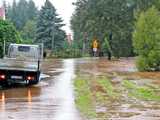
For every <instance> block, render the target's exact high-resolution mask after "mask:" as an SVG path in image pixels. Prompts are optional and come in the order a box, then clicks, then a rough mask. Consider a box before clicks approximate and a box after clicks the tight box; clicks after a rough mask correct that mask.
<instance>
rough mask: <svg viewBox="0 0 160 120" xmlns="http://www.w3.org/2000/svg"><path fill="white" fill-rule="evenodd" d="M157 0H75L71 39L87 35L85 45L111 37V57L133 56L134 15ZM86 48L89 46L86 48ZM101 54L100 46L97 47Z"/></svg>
mask: <svg viewBox="0 0 160 120" xmlns="http://www.w3.org/2000/svg"><path fill="white" fill-rule="evenodd" d="M155 1H157V0H77V2H75V3H74V5H75V6H76V10H75V12H74V14H73V16H72V20H71V24H72V29H73V31H74V39H75V40H76V41H80V40H83V39H84V35H85V34H87V41H86V42H87V44H88V45H90V43H91V42H92V40H93V38H94V37H97V38H98V39H99V42H100V44H101V45H102V44H103V43H104V42H105V38H106V39H109V36H110V35H112V40H111V41H109V42H110V47H111V48H112V53H113V55H114V56H117V57H120V56H133V55H135V53H134V50H133V44H132V32H133V31H134V22H135V19H136V14H137V13H138V12H140V11H143V10H146V9H148V8H149V7H151V6H152V5H153V4H155ZM88 47H90V46H88ZM101 49H102V51H103V49H105V48H103V45H102V46H101Z"/></svg>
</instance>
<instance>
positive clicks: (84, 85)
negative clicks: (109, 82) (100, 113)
mask: <svg viewBox="0 0 160 120" xmlns="http://www.w3.org/2000/svg"><path fill="white" fill-rule="evenodd" d="M74 86H75V92H76V105H77V107H78V109H79V110H80V111H81V112H82V113H83V114H84V115H85V116H88V117H89V118H95V117H96V111H95V105H94V103H93V101H94V100H93V97H92V93H91V90H90V88H89V83H88V81H87V80H86V79H83V78H81V77H77V78H76V79H75V81H74Z"/></svg>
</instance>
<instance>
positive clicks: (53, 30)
mask: <svg viewBox="0 0 160 120" xmlns="http://www.w3.org/2000/svg"><path fill="white" fill-rule="evenodd" d="M51 35H52V41H51V49H52V52H54V49H55V25H54V27H53V29H52V33H51Z"/></svg>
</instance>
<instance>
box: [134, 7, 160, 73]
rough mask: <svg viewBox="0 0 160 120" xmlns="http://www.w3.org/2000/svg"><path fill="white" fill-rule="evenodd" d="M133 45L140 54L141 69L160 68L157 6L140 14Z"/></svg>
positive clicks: (153, 69)
mask: <svg viewBox="0 0 160 120" xmlns="http://www.w3.org/2000/svg"><path fill="white" fill-rule="evenodd" d="M133 46H134V48H135V52H136V53H137V54H138V55H139V57H138V59H137V66H138V69H139V70H140V71H155V70H160V14H159V11H158V10H157V9H156V8H155V7H152V8H150V9H148V10H147V11H146V12H142V13H141V14H140V17H139V18H138V20H137V22H136V23H135V31H134V33H133Z"/></svg>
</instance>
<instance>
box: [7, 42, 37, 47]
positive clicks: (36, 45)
mask: <svg viewBox="0 0 160 120" xmlns="http://www.w3.org/2000/svg"><path fill="white" fill-rule="evenodd" d="M10 45H16V46H31V47H38V46H39V45H31V44H15V43H12V44H10Z"/></svg>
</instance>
